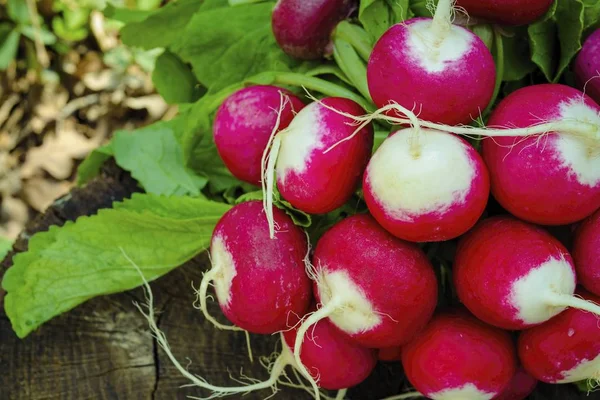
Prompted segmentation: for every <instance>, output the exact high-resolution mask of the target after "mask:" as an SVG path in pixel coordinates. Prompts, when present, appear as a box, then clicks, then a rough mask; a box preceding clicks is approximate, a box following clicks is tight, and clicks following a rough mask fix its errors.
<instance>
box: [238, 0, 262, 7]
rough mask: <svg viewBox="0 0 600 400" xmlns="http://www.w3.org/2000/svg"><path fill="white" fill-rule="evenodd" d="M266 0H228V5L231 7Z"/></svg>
mask: <svg viewBox="0 0 600 400" xmlns="http://www.w3.org/2000/svg"><path fill="white" fill-rule="evenodd" d="M265 1H267V0H229V5H230V6H232V7H235V6H243V5H245V4H256V3H264V2H265Z"/></svg>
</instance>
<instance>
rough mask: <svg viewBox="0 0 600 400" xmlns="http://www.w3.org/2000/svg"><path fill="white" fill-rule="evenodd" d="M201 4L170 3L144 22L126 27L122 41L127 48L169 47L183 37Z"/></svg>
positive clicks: (192, 1)
mask: <svg viewBox="0 0 600 400" xmlns="http://www.w3.org/2000/svg"><path fill="white" fill-rule="evenodd" d="M201 4H202V2H201V1H198V0H178V1H173V2H169V3H168V4H167V5H166V6H164V7H162V8H159V9H158V10H157V11H155V12H153V13H152V14H151V15H149V16H148V18H146V19H144V20H143V21H139V22H132V23H130V24H127V25H125V26H124V27H123V28H122V29H121V40H122V41H123V43H125V44H126V45H127V46H132V47H141V48H144V49H153V48H156V47H167V46H169V45H170V44H171V43H172V42H173V41H174V40H175V39H177V38H178V37H180V36H181V35H182V33H183V31H184V30H185V27H186V25H187V24H188V22H189V21H190V19H191V18H192V17H193V16H194V14H195V13H196V11H198V8H199V7H200V5H201Z"/></svg>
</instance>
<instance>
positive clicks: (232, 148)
mask: <svg viewBox="0 0 600 400" xmlns="http://www.w3.org/2000/svg"><path fill="white" fill-rule="evenodd" d="M282 96H284V101H283V104H281V97H282ZM303 107H304V104H303V103H302V101H301V100H300V99H299V98H298V97H296V96H294V95H293V94H292V93H290V92H289V91H287V90H285V89H282V88H279V87H277V86H268V85H257V86H251V87H247V88H244V89H241V90H238V91H237V92H235V93H233V94H232V95H230V96H229V97H228V98H227V99H225V101H223V103H221V106H220V107H219V109H218V110H217V113H216V114H215V120H214V124H213V136H214V141H215V146H216V148H217V152H218V153H219V156H220V157H221V159H222V160H223V163H224V164H225V166H226V167H227V169H229V171H230V172H231V173H232V174H233V176H235V177H236V178H238V179H239V180H241V181H244V182H247V183H250V184H253V185H260V182H261V158H262V155H263V151H264V149H265V147H266V146H267V142H268V141H269V137H270V136H271V133H272V131H273V129H274V127H275V125H276V124H277V126H278V129H279V130H280V129H284V128H286V127H287V126H288V125H289V123H290V122H291V121H292V119H293V118H294V116H295V115H296V113H297V112H298V111H300V110H301V109H302V108H303ZM280 108H281V110H280ZM278 119H279V121H277V120H278Z"/></svg>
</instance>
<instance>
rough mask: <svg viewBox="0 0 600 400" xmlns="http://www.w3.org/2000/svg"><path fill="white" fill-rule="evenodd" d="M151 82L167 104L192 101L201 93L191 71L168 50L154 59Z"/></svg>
mask: <svg viewBox="0 0 600 400" xmlns="http://www.w3.org/2000/svg"><path fill="white" fill-rule="evenodd" d="M152 82H153V83H154V87H155V88H156V90H157V91H158V93H159V94H160V95H161V96H162V97H163V99H164V100H165V101H166V102H167V103H169V104H177V103H193V102H194V101H196V100H197V99H198V97H199V96H200V94H201V92H200V90H199V89H200V88H199V86H198V82H197V81H196V78H195V77H194V74H193V73H192V71H191V70H190V69H189V68H188V66H187V65H185V64H184V63H183V61H181V60H180V59H179V57H177V56H176V55H175V54H173V53H171V52H170V51H168V50H166V51H165V52H164V53H162V54H161V55H160V56H159V57H158V58H157V59H156V62H155V65H154V71H153V72H152Z"/></svg>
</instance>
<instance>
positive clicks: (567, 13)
mask: <svg viewBox="0 0 600 400" xmlns="http://www.w3.org/2000/svg"><path fill="white" fill-rule="evenodd" d="M583 29H584V4H583V2H582V0H570V1H567V0H557V1H555V2H554V3H553V6H552V8H551V9H550V10H549V11H548V13H546V16H545V17H544V18H542V20H540V21H539V22H536V23H534V24H532V25H530V26H529V28H528V34H529V43H530V46H531V52H532V56H531V60H532V61H533V62H534V63H535V64H536V65H537V66H538V67H539V68H540V69H541V70H542V72H543V73H544V76H545V77H546V79H547V80H548V81H550V82H556V81H558V79H559V78H560V77H561V75H562V73H563V72H564V70H565V69H566V68H567V66H568V65H569V64H570V62H571V60H572V59H573V57H574V56H575V55H576V54H577V52H578V51H579V49H581V36H582V34H583Z"/></svg>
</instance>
